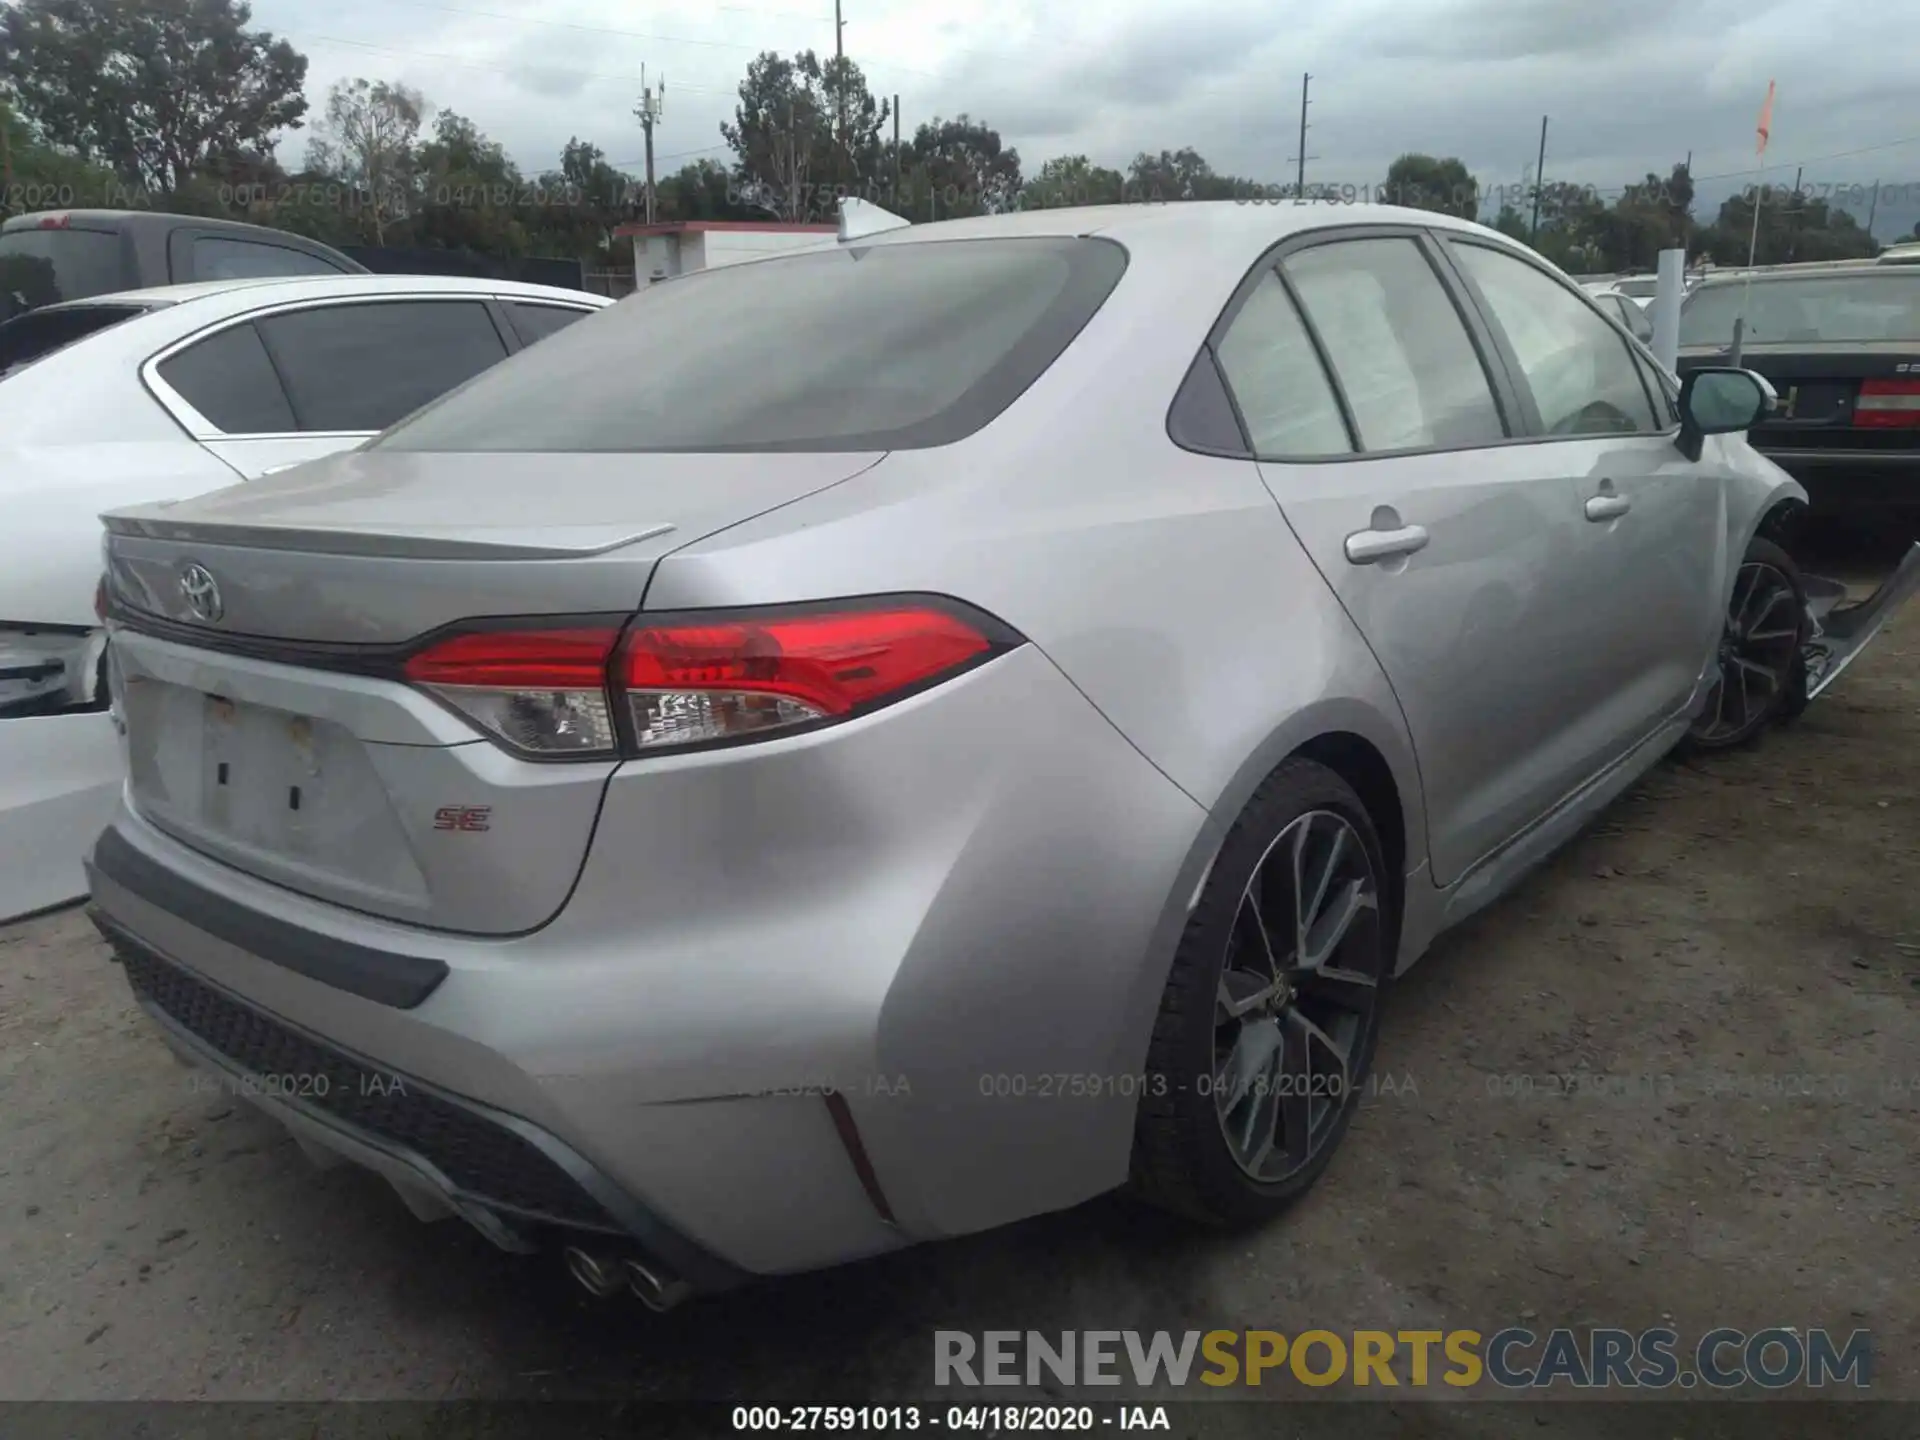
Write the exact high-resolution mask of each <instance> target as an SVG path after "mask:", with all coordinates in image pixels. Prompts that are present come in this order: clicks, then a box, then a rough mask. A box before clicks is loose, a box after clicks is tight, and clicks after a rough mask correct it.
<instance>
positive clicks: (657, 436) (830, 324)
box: [370, 237, 1126, 452]
mask: <svg viewBox="0 0 1920 1440" xmlns="http://www.w3.org/2000/svg"><path fill="white" fill-rule="evenodd" d="M1125 268H1126V252H1125V251H1124V250H1122V249H1121V248H1120V247H1119V246H1117V245H1115V244H1113V243H1112V242H1110V241H1105V240H1095V239H1084V238H1082V239H1074V238H1026V237H1021V238H1011V239H998V240H949V241H936V242H920V243H907V244H878V245H868V246H847V245H840V246H835V247H833V248H831V249H825V250H816V251H807V252H804V253H801V254H795V255H790V256H782V257H780V258H777V259H772V260H763V261H756V262H752V263H748V264H743V265H735V266H728V267H726V268H724V269H717V270H709V271H703V272H700V273H697V274H693V275H688V276H683V277H681V278H678V279H673V280H668V281H664V282H661V283H659V284H655V285H652V286H649V287H647V288H646V289H644V290H641V291H640V292H638V293H637V294H635V295H632V296H630V297H628V298H627V299H625V300H623V301H621V302H620V303H619V304H618V305H614V306H612V307H610V308H608V309H606V310H603V311H601V312H600V313H599V314H597V315H593V316H589V317H588V318H587V319H585V320H582V321H580V322H579V323H578V324H576V325H570V326H568V327H567V328H566V329H564V330H562V331H560V332H559V333H558V334H556V335H554V336H551V337H550V338H548V339H546V340H543V341H541V342H540V344H539V345H538V346H535V347H533V348H531V349H529V350H527V351H525V352H523V353H522V354H521V355H519V356H516V357H515V358H514V359H512V360H509V361H507V362H506V363H505V364H503V365H501V366H499V367H497V368H496V369H494V370H491V371H488V372H486V373H485V374H483V375H480V376H478V377H476V378H475V379H474V380H472V381H470V382H469V383H468V384H466V385H465V386H463V387H461V388H460V389H458V390H455V391H453V392H452V393H451V394H450V395H448V396H446V397H444V398H443V399H441V400H440V401H438V402H436V403H435V404H433V405H431V406H429V407H428V408H426V409H424V410H421V411H419V412H418V413H416V414H415V415H414V416H412V417H411V418H410V419H407V420H405V421H402V422H401V423H400V424H399V425H398V426H396V427H395V428H394V429H392V430H390V431H388V432H387V433H386V434H385V435H383V436H382V437H381V438H380V439H378V440H376V441H374V442H373V444H372V446H371V447H370V448H373V449H385V450H426V451H441V452H447V451H520V452H526V451H559V452H565V451H633V452H638V451H729V450H733V451H738V450H817V451H830V450H873V449H916V448H921V447H925V446H930V445H943V444H948V443H951V442H952V441H955V440H959V439H961V438H963V437H965V436H966V435H968V434H970V433H972V432H973V431H975V430H977V429H979V428H980V427H981V426H982V425H985V424H986V423H987V422H988V421H990V420H991V419H993V417H994V416H995V415H997V414H999V413H1000V412H1001V411H1002V410H1004V409H1005V408H1006V407H1007V406H1008V405H1010V404H1012V403H1013V401H1014V400H1015V399H1016V398H1017V397H1018V396H1019V395H1020V393H1021V392H1022V391H1023V390H1025V389H1026V388H1027V386H1029V385H1031V384H1032V383H1033V382H1034V381H1035V380H1036V379H1038V378H1039V377H1040V375H1041V374H1042V373H1044V372H1045V370H1046V369H1047V367H1048V366H1049V365H1051V364H1052V363H1053V362H1054V360H1055V359H1057V358H1058V357H1059V355H1060V353H1061V352H1062V351H1063V350H1064V349H1066V347H1067V345H1068V344H1070V343H1071V342H1072V340H1073V337H1074V336H1075V335H1077V334H1078V333H1079V331H1080V329H1081V327H1082V326H1084V325H1085V324H1086V322H1087V321H1088V320H1089V319H1090V318H1092V316H1093V314H1094V312H1095V311H1096V310H1098V309H1099V308H1100V306H1101V304H1102V303H1103V302H1104V301H1105V300H1106V298H1107V296H1108V294H1109V293H1111V291H1112V290H1113V287H1114V286H1115V285H1116V284H1117V283H1118V282H1119V279H1120V276H1121V273H1122V272H1123V271H1124V270H1125Z"/></svg>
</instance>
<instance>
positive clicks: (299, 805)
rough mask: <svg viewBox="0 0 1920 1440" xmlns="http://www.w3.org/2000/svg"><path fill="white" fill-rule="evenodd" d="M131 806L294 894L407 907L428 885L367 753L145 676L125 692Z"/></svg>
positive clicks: (288, 720) (344, 738)
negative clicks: (326, 895) (301, 891)
mask: <svg viewBox="0 0 1920 1440" xmlns="http://www.w3.org/2000/svg"><path fill="white" fill-rule="evenodd" d="M124 704H125V706H126V713H127V734H128V756H127V758H128V782H129V785H130V787H131V791H132V798H133V801H134V804H135V805H136V807H137V808H138V809H139V810H140V811H141V812H142V813H143V814H145V815H146V816H147V817H148V818H149V819H151V820H153V821H154V823H156V824H157V825H159V826H161V827H162V828H163V829H167V830H171V831H173V832H174V833H176V834H177V835H179V836H180V837H181V838H182V839H185V840H187V841H189V842H190V843H193V844H195V845H196V846H197V847H199V848H201V849H205V850H207V851H209V852H210V853H212V854H214V855H215V856H217V857H218V858H220V859H223V860H226V861H228V862H229V863H231V864H234V865H237V866H239V867H240V868H242V869H245V870H249V871H252V872H254V873H256V874H259V875H261V876H262V877H263V878H266V879H271V880H278V881H280V882H282V883H287V884H291V885H294V886H295V887H296V888H301V889H314V890H316V891H317V892H331V893H332V894H334V895H335V896H337V897H338V898H340V899H343V900H346V901H348V902H349V903H351V902H353V901H354V900H356V899H357V900H360V901H363V902H374V903H379V904H383V905H393V904H399V905H401V906H402V907H403V908H411V906H413V905H417V904H418V903H420V902H422V901H423V900H424V898H425V894H426V882H425V879H424V877H423V875H422V874H421V872H420V869H419V866H418V865H417V863H416V862H415V860H414V857H413V855H412V853H411V851H410V848H409V846H408V845H407V842H406V835H405V832H404V830H403V828H402V826H401V825H400V823H399V821H398V818H397V817H396V816H395V814H394V812H393V807H392V804H391V801H390V799H389V797H388V795H387V793H386V789H385V787H384V786H383V784H382V783H381V779H380V776H379V774H378V772H377V771H376V769H375V767H374V765H373V763H372V760H371V758H370V756H369V754H368V752H367V748H366V747H365V746H364V745H363V744H362V743H361V742H360V741H359V740H357V739H355V738H354V737H353V735H352V734H350V733H349V732H348V731H347V730H346V729H345V728H344V727H343V726H341V725H339V724H337V723H335V722H333V721H330V720H325V719H320V718H317V717H314V716H311V715H302V714H297V713H294V712H291V711H286V710H280V709H276V708H273V707H271V706H264V705H257V704H253V703H250V702H247V701H242V700H236V699H234V698H232V697H231V696H228V695H222V694H218V693H213V692H209V691H204V690H197V689H194V688H192V687H189V686H183V685H177V684H173V683H170V682H168V681H165V680H161V679H158V678H156V677H153V676H151V675H147V676H140V677H133V678H130V679H129V682H128V684H127V686H126V689H125V693H124Z"/></svg>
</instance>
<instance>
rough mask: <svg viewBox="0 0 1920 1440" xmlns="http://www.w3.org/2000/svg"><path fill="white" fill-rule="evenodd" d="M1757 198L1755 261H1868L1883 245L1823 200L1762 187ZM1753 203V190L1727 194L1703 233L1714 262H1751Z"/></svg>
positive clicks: (1704, 246)
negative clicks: (1715, 215)
mask: <svg viewBox="0 0 1920 1440" xmlns="http://www.w3.org/2000/svg"><path fill="white" fill-rule="evenodd" d="M1759 200H1760V228H1759V234H1758V243H1757V244H1755V245H1754V250H1753V258H1754V263H1756V264H1759V265H1784V264H1787V263H1790V262H1792V261H1795V260H1865V259H1870V258H1871V257H1872V256H1874V255H1876V254H1878V253H1879V249H1880V247H1879V245H1878V244H1877V243H1876V242H1875V240H1874V238H1873V237H1872V236H1871V235H1869V234H1868V233H1867V231H1866V229H1865V227H1863V226H1862V225H1861V224H1860V222H1859V221H1858V220H1856V219H1854V218H1853V216H1852V215H1850V214H1848V213H1847V212H1846V211H1845V210H1840V209H1836V208H1834V207H1832V206H1830V205H1829V204H1828V203H1827V202H1826V201H1825V200H1816V199H1813V198H1811V197H1809V196H1807V195H1806V194H1805V193H1804V192H1802V193H1800V194H1795V193H1794V192H1792V191H1790V190H1781V189H1774V188H1772V187H1768V188H1767V189H1765V190H1762V191H1761V192H1760V195H1759ZM1753 205H1754V193H1753V192H1752V191H1751V190H1749V191H1747V192H1744V193H1742V194H1739V195H1733V196H1729V197H1728V198H1727V199H1726V201H1724V202H1723V203H1722V204H1721V206H1720V214H1719V215H1718V217H1717V218H1716V219H1715V220H1714V223H1713V224H1712V225H1711V226H1710V227H1708V228H1707V229H1706V230H1704V231H1702V232H1701V234H1700V248H1701V249H1702V250H1703V251H1704V252H1705V253H1706V254H1708V255H1710V256H1712V258H1713V261H1714V263H1715V264H1716V265H1744V264H1746V263H1747V247H1748V245H1749V244H1750V243H1752V242H1753V241H1754V239H1755V234H1754V228H1753Z"/></svg>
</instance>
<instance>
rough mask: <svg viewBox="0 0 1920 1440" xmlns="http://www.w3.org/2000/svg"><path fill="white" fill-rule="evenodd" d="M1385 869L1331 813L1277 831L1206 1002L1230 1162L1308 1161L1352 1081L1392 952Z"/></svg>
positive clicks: (1282, 1169)
mask: <svg viewBox="0 0 1920 1440" xmlns="http://www.w3.org/2000/svg"><path fill="white" fill-rule="evenodd" d="M1384 933H1385V932H1384V927H1383V926H1382V924H1381V911H1380V889H1379V878H1378V877H1377V876H1376V875H1375V874H1374V872H1373V865H1372V861H1371V860H1370V859H1369V857H1368V852H1367V847H1366V845H1365V844H1364V843H1363V842H1362V841H1361V838H1360V836H1359V834H1358V833H1357V832H1356V831H1355V830H1354V828H1353V826H1352V824H1351V823H1349V822H1348V821H1347V820H1346V818H1345V817H1343V816H1341V815H1340V814H1338V813H1336V812H1334V811H1331V810H1312V811H1308V812H1307V813H1306V814H1304V815H1301V816H1299V817H1298V818H1297V819H1295V820H1294V821H1293V822H1292V823H1291V824H1289V825H1288V826H1287V827H1286V828H1285V829H1284V830H1282V831H1281V832H1280V834H1279V835H1278V836H1276V837H1275V839H1274V840H1273V843H1272V844H1270V845H1269V846H1268V847H1267V849H1266V852H1265V854H1263V855H1262V856H1261V857H1260V861H1259V863H1258V864H1257V865H1255V867H1254V870H1253V875H1252V877H1251V878H1250V879H1249V880H1248V881H1247V886H1246V889H1245V890H1244V891H1243V892H1242V894H1241V897H1240V905H1239V909H1238V910H1237V911H1236V912H1235V914H1234V919H1233V924H1232V927H1231V929H1230V931H1229V934H1228V938H1227V945H1226V952H1227V953H1226V955H1225V957H1224V963H1223V964H1222V966H1221V972H1220V983H1219V987H1218V991H1217V993H1216V996H1215V1004H1214V1038H1213V1068H1212V1072H1211V1093H1212V1098H1213V1101H1214V1108H1215V1111H1216V1113H1217V1114H1218V1116H1219V1120H1220V1132H1221V1135H1222V1136H1223V1137H1224V1138H1225V1140H1226V1143H1227V1149H1228V1151H1229V1153H1230V1154H1231V1155H1232V1156H1233V1159H1234V1162H1235V1163H1236V1164H1237V1165H1238V1166H1239V1167H1240V1168H1241V1170H1243V1171H1244V1172H1245V1173H1246V1174H1247V1175H1248V1176H1249V1177H1251V1178H1252V1179H1254V1180H1256V1181H1259V1182H1261V1183H1262V1184H1273V1183H1277V1182H1280V1181H1284V1180H1286V1179H1287V1178H1288V1177H1289V1176H1291V1175H1293V1174H1294V1173H1296V1172H1297V1171H1299V1170H1301V1169H1303V1168H1304V1167H1305V1166H1307V1165H1308V1164H1309V1163H1310V1162H1311V1161H1312V1160H1313V1159H1314V1157H1315V1156H1316V1155H1317V1154H1319V1152H1320V1150H1321V1148H1322V1147H1323V1146H1324V1144H1325V1143H1326V1141H1327V1140H1328V1139H1329V1137H1331V1136H1333V1135H1334V1134H1335V1133H1336V1132H1337V1130H1338V1129H1339V1126H1338V1123H1337V1122H1338V1119H1339V1116H1340V1114H1341V1112H1342V1111H1343V1110H1344V1109H1345V1108H1346V1105H1347V1103H1348V1101H1349V1098H1350V1097H1351V1096H1352V1094H1353V1092H1354V1089H1355V1087H1356V1086H1357V1085H1358V1083H1359V1081H1360V1078H1361V1076H1360V1071H1361V1069H1362V1067H1363V1066H1364V1064H1365V1060H1366V1054H1365V1048H1364V1047H1365V1046H1366V1045H1367V1043H1368V1041H1369V1039H1370V1036H1371V1032H1372V1025H1373V1021H1374V1016H1375V1012H1376V1010H1377V1008H1378V1006H1379V1003H1380V992H1381V986H1382V982H1383V981H1384V980H1385V978H1386V969H1387V965H1388V963H1389V961H1388V957H1387V955H1386V950H1385V944H1384V938H1383V937H1384Z"/></svg>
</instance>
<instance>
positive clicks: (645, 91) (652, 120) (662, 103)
mask: <svg viewBox="0 0 1920 1440" xmlns="http://www.w3.org/2000/svg"><path fill="white" fill-rule="evenodd" d="M666 108H667V82H666V81H665V80H664V79H662V80H661V82H660V88H659V89H658V90H655V89H654V88H653V87H652V86H651V85H649V84H647V67H646V66H644V65H642V66H641V67H640V105H639V107H638V108H637V109H636V110H635V111H634V112H633V113H634V114H636V115H638V116H639V117H640V128H641V129H642V130H644V131H646V132H647V224H649V225H651V224H653V127H654V126H655V125H657V124H658V123H659V122H660V118H661V116H662V115H664V114H665V113H666Z"/></svg>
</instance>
